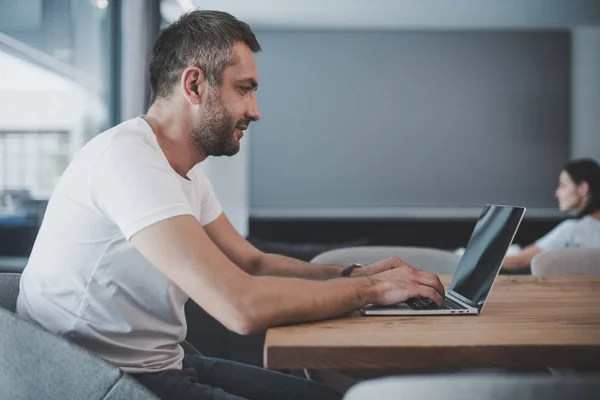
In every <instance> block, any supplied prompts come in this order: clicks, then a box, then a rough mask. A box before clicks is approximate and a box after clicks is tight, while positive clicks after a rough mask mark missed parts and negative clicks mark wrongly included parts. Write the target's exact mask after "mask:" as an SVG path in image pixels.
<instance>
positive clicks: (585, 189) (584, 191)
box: [577, 181, 590, 197]
mask: <svg viewBox="0 0 600 400" xmlns="http://www.w3.org/2000/svg"><path fill="white" fill-rule="evenodd" d="M577 193H579V195H580V196H582V197H583V196H587V195H588V194H589V193H590V184H589V183H587V181H581V182H580V183H579V185H577Z"/></svg>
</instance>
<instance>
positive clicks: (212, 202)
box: [194, 168, 223, 226]
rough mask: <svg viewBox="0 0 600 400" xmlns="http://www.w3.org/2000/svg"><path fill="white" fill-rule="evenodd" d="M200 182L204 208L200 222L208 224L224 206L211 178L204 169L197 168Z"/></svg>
mask: <svg viewBox="0 0 600 400" xmlns="http://www.w3.org/2000/svg"><path fill="white" fill-rule="evenodd" d="M194 172H195V174H196V177H197V179H198V181H199V183H200V188H201V190H202V210H201V212H200V224H202V225H203V226H204V225H208V224H210V223H211V222H213V221H214V220H215V219H217V217H218V216H219V215H221V213H222V212H223V207H221V203H220V202H219V200H218V199H217V195H216V194H215V190H214V188H213V186H212V184H211V183H210V180H209V179H208V178H207V177H206V175H204V173H203V172H202V169H200V168H196V170H195V171H194Z"/></svg>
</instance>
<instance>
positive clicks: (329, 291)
mask: <svg viewBox="0 0 600 400" xmlns="http://www.w3.org/2000/svg"><path fill="white" fill-rule="evenodd" d="M131 243H132V244H133V245H134V246H135V247H136V249H138V250H139V251H140V253H142V255H144V257H146V259H148V260H149V261H150V262H151V263H152V264H153V265H154V266H155V267H156V268H158V269H159V270H160V271H162V272H163V273H164V274H165V275H166V276H167V277H168V278H169V279H170V280H171V281H173V282H174V283H175V284H176V285H177V286H178V287H180V288H181V289H182V290H183V291H184V292H185V293H186V294H187V295H189V296H190V297H191V298H192V299H193V300H194V301H195V302H196V303H197V304H198V305H199V306H200V307H202V308H204V309H205V310H206V311H207V312H208V313H209V314H210V315H212V316H213V317H214V318H216V319H217V320H218V321H220V322H221V323H222V324H223V325H225V326H226V327H227V328H228V329H230V330H232V331H234V332H237V333H240V334H247V333H250V332H253V331H257V330H262V329H265V328H268V327H271V326H275V325H281V324H286V323H293V322H304V321H311V320H319V319H325V318H330V317H334V316H338V315H341V314H344V313H346V312H348V311H351V310H354V309H356V308H359V307H361V306H363V305H365V304H369V303H378V304H393V303H397V302H401V301H404V300H406V299H408V298H410V297H417V296H423V297H429V298H431V299H433V300H435V301H436V302H437V303H438V304H441V303H442V302H443V294H444V288H443V286H442V284H441V283H440V281H439V278H438V277H437V276H436V275H433V274H429V273H426V272H423V271H419V270H417V269H415V268H412V267H410V266H406V265H405V266H403V267H400V268H396V269H394V270H390V271H386V272H383V273H381V274H377V275H373V276H371V277H360V278H356V279H342V278H340V279H332V280H328V281H313V280H305V279H290V278H279V277H265V276H260V277H254V276H251V275H249V274H247V273H246V272H245V271H243V270H242V269H240V268H238V267H237V266H236V265H235V264H234V263H233V262H232V260H230V259H229V258H228V257H227V256H225V254H223V253H222V252H221V251H220V250H219V248H218V247H217V246H216V245H215V244H214V243H213V241H212V240H211V238H210V237H209V236H208V235H207V234H206V232H205V230H204V229H203V227H202V226H201V225H200V224H199V223H198V221H197V220H196V219H195V218H194V217H193V216H191V215H182V216H178V217H174V218H170V219H167V220H164V221H161V222H158V223H156V224H154V225H151V226H149V227H147V228H144V229H142V230H141V231H140V232H138V233H136V234H135V235H133V236H132V238H131Z"/></svg>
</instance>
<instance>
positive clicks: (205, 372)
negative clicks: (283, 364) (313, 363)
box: [132, 355, 342, 400]
mask: <svg viewBox="0 0 600 400" xmlns="http://www.w3.org/2000/svg"><path fill="white" fill-rule="evenodd" d="M132 376H133V377H134V378H136V379H137V380H138V381H139V382H140V383H141V384H142V385H144V386H146V387H147V388H148V389H150V390H151V391H152V392H153V393H154V394H156V395H157V396H158V397H159V398H161V399H162V400H204V399H210V400H242V399H248V400H254V399H257V400H258V399H261V400H279V399H281V400H283V399H286V400H301V399H311V400H312V399H319V400H320V399H323V400H330V399H331V400H334V399H335V400H340V399H341V398H342V395H341V394H339V393H338V392H336V391H335V390H333V389H331V388H328V387H326V386H324V385H321V384H319V383H315V382H312V381H309V380H306V379H302V378H298V377H295V376H291V375H285V374H282V373H279V372H274V371H269V370H266V369H262V368H258V367H254V366H250V365H245V364H240V363H236V362H232V361H226V360H220V359H217V358H208V357H202V356H193V355H186V356H185V357H184V359H183V368H182V369H181V370H178V369H171V370H167V371H162V372H155V373H148V374H133V375H132Z"/></svg>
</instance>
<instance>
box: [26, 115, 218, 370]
mask: <svg viewBox="0 0 600 400" xmlns="http://www.w3.org/2000/svg"><path fill="white" fill-rule="evenodd" d="M188 178H189V180H187V179H185V178H183V177H181V176H180V175H178V174H177V173H176V172H175V171H174V170H173V169H172V168H171V166H170V165H169V162H168V161H167V159H166V157H165V156H164V154H163V152H162V150H161V149H160V147H159V145H158V142H157V141H156V137H155V136H154V134H153V132H152V129H151V128H150V126H149V125H148V124H147V123H146V121H145V120H144V119H142V118H135V119H132V120H129V121H126V122H124V123H122V124H121V125H118V126H116V127H114V128H112V129H110V130H108V131H106V132H104V133H102V134H100V135H98V136H97V137H95V138H94V139H93V140H91V141H90V142H89V143H88V144H87V145H85V146H84V147H83V149H81V151H80V152H79V154H78V155H77V156H76V157H75V159H74V160H73V161H72V163H71V164H70V165H69V167H68V168H67V170H66V171H65V173H64V174H63V176H62V177H61V179H60V181H59V182H58V185H57V187H56V189H55V191H54V193H53V195H52V197H51V199H50V202H49V204H48V208H47V210H46V214H45V216H44V220H43V223H42V226H41V228H40V231H39V234H38V236H37V239H36V241H35V245H34V247H33V250H32V253H31V256H30V258H29V262H28V264H27V266H26V268H25V270H24V271H23V276H22V279H21V287H20V293H19V297H18V300H17V312H18V314H19V315H20V316H22V317H24V318H26V319H30V320H33V321H35V322H37V323H39V324H40V325H41V326H42V327H44V328H46V329H48V330H50V331H52V332H55V333H56V334H59V335H63V336H65V337H66V338H68V339H69V340H71V341H72V342H74V343H77V344H79V345H81V346H83V347H85V348H87V349H88V350H90V351H92V352H93V353H95V354H97V355H99V356H101V357H102V358H104V359H106V360H107V361H108V362H110V363H112V364H114V365H117V366H119V367H120V368H121V369H122V370H123V371H125V372H130V373H139V372H156V371H161V370H164V369H169V368H181V361H182V358H183V350H182V348H181V347H180V346H179V343H180V342H181V341H183V340H184V339H185V336H186V333H187V326H186V320H185V315H184V303H185V302H186V301H187V300H188V296H187V295H186V294H185V293H184V292H183V291H182V290H181V289H179V287H177V286H176V285H175V284H174V283H173V282H171V281H170V280H169V279H167V277H166V276H165V275H164V274H163V273H162V272H160V271H159V270H158V269H157V268H155V267H154V266H153V265H152V264H150V263H149V262H148V261H147V260H146V259H145V258H144V257H143V256H142V254H141V253H140V252H138V251H137V250H136V249H135V248H134V247H133V245H131V243H130V242H129V239H130V238H131V236H133V235H134V234H135V233H136V232H138V231H140V230H142V229H144V228H145V227H148V226H150V225H152V224H154V223H156V222H159V221H162V220H165V219H168V218H172V217H174V216H178V215H184V214H189V215H193V216H195V217H196V218H197V219H198V221H199V222H200V223H201V224H202V225H206V224H208V223H210V222H212V221H214V220H215V219H216V218H217V217H218V216H219V215H220V214H221V212H222V209H221V206H220V204H219V202H218V200H217V199H216V197H215V194H214V191H213V188H212V186H211V184H210V182H209V181H208V179H207V178H206V177H205V175H204V174H203V173H202V171H201V170H200V169H199V168H198V167H196V168H194V169H192V170H191V171H190V172H189V174H188ZM173 267H174V268H176V267H177V266H176V265H174V266H173Z"/></svg>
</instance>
